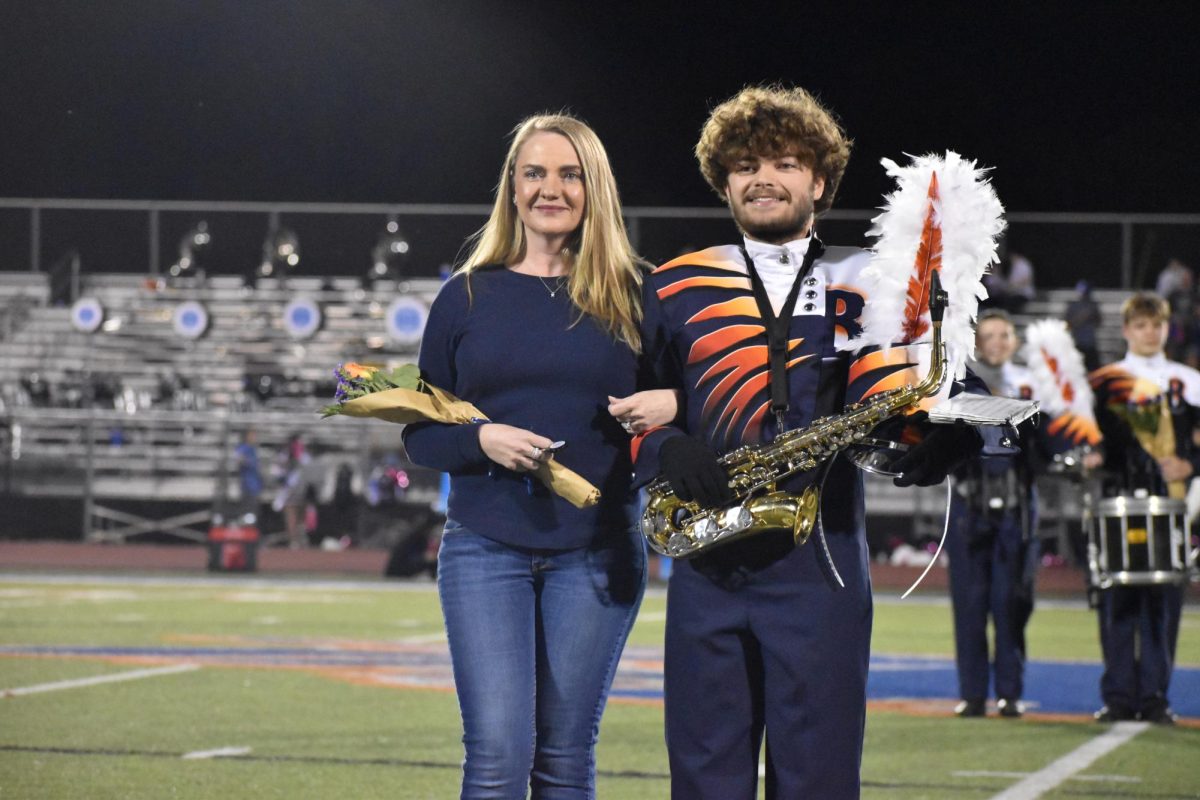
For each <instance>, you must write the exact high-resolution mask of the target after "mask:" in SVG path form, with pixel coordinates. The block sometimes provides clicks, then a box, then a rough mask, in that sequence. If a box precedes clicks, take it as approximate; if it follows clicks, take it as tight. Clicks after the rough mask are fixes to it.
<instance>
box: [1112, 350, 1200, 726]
mask: <svg viewBox="0 0 1200 800" xmlns="http://www.w3.org/2000/svg"><path fill="white" fill-rule="evenodd" d="M1089 379H1090V381H1091V383H1092V387H1093V389H1094V391H1095V393H1096V410H1097V421H1098V422H1099V424H1100V429H1101V431H1102V432H1103V434H1104V450H1105V469H1106V473H1107V475H1106V481H1105V487H1104V489H1105V494H1107V495H1115V494H1130V495H1131V494H1134V493H1135V492H1139V491H1145V492H1147V493H1149V494H1151V495H1161V496H1170V497H1173V498H1176V499H1183V497H1184V496H1185V494H1186V491H1187V482H1188V481H1190V480H1191V479H1190V478H1189V479H1188V481H1174V482H1171V483H1169V484H1168V483H1167V482H1165V481H1164V480H1163V477H1162V474H1161V472H1160V470H1159V468H1158V465H1157V463H1156V461H1155V459H1156V458H1161V457H1163V456H1165V455H1176V456H1178V457H1179V458H1182V459H1184V460H1185V461H1188V462H1190V463H1191V464H1192V466H1193V470H1194V472H1193V475H1195V474H1200V449H1198V448H1197V447H1196V446H1195V444H1194V442H1193V439H1192V432H1193V430H1195V429H1196V427H1197V426H1198V423H1200V372H1197V371H1196V370H1194V369H1192V368H1190V367H1187V366H1185V365H1183V364H1179V363H1177V362H1174V361H1170V360H1168V359H1167V358H1166V357H1165V356H1164V355H1162V353H1161V352H1160V353H1158V354H1156V355H1154V356H1149V357H1146V356H1139V355H1135V354H1132V353H1131V354H1130V355H1128V356H1126V358H1125V359H1124V360H1122V361H1118V362H1117V363H1115V364H1111V365H1109V366H1107V367H1102V368H1101V369H1099V370H1096V371H1095V372H1093V373H1092V374H1091V375H1090V376H1089ZM1146 415H1149V417H1150V418H1154V417H1157V418H1158V421H1159V422H1161V423H1163V424H1155V425H1151V426H1145V425H1139V426H1136V427H1134V426H1131V424H1130V422H1129V420H1130V419H1131V418H1135V417H1136V418H1141V419H1143V420H1145V419H1146V418H1147V416H1146ZM1182 608H1183V587H1182V586H1181V585H1180V584H1175V583H1167V584H1155V585H1148V586H1114V587H1112V588H1110V589H1107V590H1105V591H1102V592H1100V600H1099V616H1100V644H1101V647H1102V649H1103V652H1104V675H1103V677H1102V678H1101V681H1100V692H1101V696H1102V697H1103V700H1104V708H1102V709H1101V710H1100V711H1099V712H1097V719H1099V720H1100V721H1102V722H1108V721H1116V720H1121V719H1134V718H1135V717H1136V718H1141V719H1144V720H1148V721H1151V722H1159V723H1167V724H1169V723H1171V722H1173V721H1174V717H1173V714H1172V713H1171V711H1170V707H1169V703H1168V700H1167V690H1168V688H1169V684H1170V680H1171V671H1172V669H1173V665H1174V660H1175V643H1176V641H1177V639H1178V636H1179V620H1180V614H1181V613H1182Z"/></svg>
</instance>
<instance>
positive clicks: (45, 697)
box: [0, 576, 1200, 800]
mask: <svg viewBox="0 0 1200 800" xmlns="http://www.w3.org/2000/svg"><path fill="white" fill-rule="evenodd" d="M664 612H665V599H664V597H663V594H662V592H661V591H652V592H651V593H649V594H648V596H647V598H646V600H645V602H644V604H643V607H642V613H641V617H640V619H639V622H638V625H637V627H636V628H635V630H634V633H633V635H632V637H631V640H630V647H631V652H636V653H639V654H645V653H653V652H657V651H656V648H660V647H661V639H662V630H663V619H664ZM949 615H950V612H949V608H948V606H947V605H946V604H945V603H944V602H939V601H938V600H937V599H936V598H922V599H921V600H919V601H917V602H911V601H905V602H903V603H900V602H896V601H895V600H894V599H884V598H881V599H880V601H879V603H878V604H877V607H876V622H875V640H874V650H875V651H876V652H877V653H888V654H913V655H941V656H946V655H949V654H951V653H952V649H953V646H952V639H951V630H950V616H949ZM1198 617H1200V615H1198V614H1197V612H1196V609H1195V607H1194V606H1191V607H1189V609H1188V611H1187V613H1186V615H1185V619H1184V629H1183V633H1182V635H1181V639H1180V647H1179V661H1180V663H1181V664H1190V665H1196V664H1200V618H1198ZM1095 628H1096V626H1095V621H1094V614H1093V613H1092V612H1088V611H1087V610H1086V609H1084V608H1082V607H1071V606H1063V605H1057V604H1049V603H1047V604H1043V605H1042V606H1041V607H1039V609H1038V611H1037V612H1036V613H1035V615H1034V619H1033V622H1032V624H1031V626H1030V631H1029V638H1030V641H1029V650H1030V652H1031V653H1034V654H1036V656H1037V657H1038V658H1042V659H1067V660H1083V661H1092V662H1094V661H1096V660H1098V652H1099V650H1098V644H1097V642H1096V632H1095ZM0 646H3V647H5V648H7V649H8V652H7V653H6V654H3V655H0V688H3V689H6V690H17V691H15V692H10V693H9V694H7V695H6V696H5V697H3V698H0V800H11V799H12V798H87V799H88V800H91V799H92V798H147V799H150V798H196V799H197V800H199V799H201V798H204V799H205V800H207V799H208V798H220V799H221V800H238V799H239V798H252V799H253V800H268V798H345V799H346V800H353V799H355V798H438V800H441V798H453V797H456V796H457V787H458V780H459V760H460V759H461V755H462V752H461V745H460V743H459V736H460V731H459V728H458V724H459V723H458V711H457V705H456V702H455V698H454V695H453V693H452V692H451V691H448V690H447V689H446V688H445V676H444V674H443V673H444V669H443V668H442V667H439V666H437V665H436V664H434V662H436V661H437V658H436V656H437V655H438V654H439V653H444V648H445V644H444V639H443V637H442V635H441V620H440V614H439V611H438V607H437V598H436V594H435V592H434V590H433V587H432V585H431V584H429V583H414V584H384V583H377V582H363V583H358V584H353V583H306V582H301V581H284V580H277V581H260V580H254V579H250V580H206V579H198V580H194V581H174V580H166V579H161V580H160V579H150V578H147V579H136V578H121V577H113V578H105V579H90V578H62V579H54V578H49V577H47V578H37V577H32V576H31V577H22V576H8V577H7V578H4V579H0ZM18 646H19V647H18ZM37 646H45V647H53V648H56V652H54V653H53V654H41V655H36V654H33V653H34V652H35V651H36V647H37ZM68 647H74V648H76V649H75V650H74V651H73V652H71V653H67V652H64V651H63V648H68ZM98 648H103V649H98ZM14 649H19V650H20V653H19V654H18V653H16V652H14ZM398 650H403V651H404V652H405V653H408V654H409V655H411V656H412V658H411V659H410V660H409V661H408V662H406V666H405V667H404V668H403V669H397V668H396V667H395V665H394V663H390V662H388V661H387V659H386V658H383V659H382V660H380V661H378V662H373V661H372V659H373V658H375V657H376V656H388V655H389V654H394V653H395V652H397V651H398ZM426 656H428V658H426ZM658 657H659V658H660V657H661V655H660V654H659V656H658ZM442 658H443V660H444V656H443V657H442ZM423 659H424V660H423ZM181 665H185V666H182V667H181ZM164 670H170V671H164ZM143 671H144V672H143ZM113 675H124V676H126V677H128V676H130V675H139V676H140V677H136V678H134V679H130V680H123V681H119V682H108V683H91V684H84V685H80V684H68V685H66V686H62V685H59V686H56V685H55V684H56V683H57V682H60V681H78V680H80V679H88V678H95V677H97V676H113ZM430 687H432V688H430ZM29 689H37V690H38V691H33V692H29V693H26V692H25V691H22V690H29ZM1108 730H1110V729H1109V728H1106V727H1104V726H1099V725H1095V724H1088V723H1084V722H1079V721H1060V720H1046V719H1030V718H1026V719H1023V720H1019V721H1008V720H1000V719H997V718H995V717H989V718H987V719H979V720H958V719H955V718H952V717H950V716H948V712H947V711H946V709H945V708H942V707H937V706H933V707H931V708H930V709H929V710H928V711H927V712H925V713H919V712H918V713H914V712H913V711H911V710H906V711H904V712H901V711H896V710H889V708H887V707H884V706H878V707H872V709H871V710H870V712H869V715H868V730H867V741H866V749H865V756H864V762H863V780H864V791H863V796H864V797H867V798H904V799H907V798H937V799H939V800H940V799H941V798H946V799H947V800H950V799H951V798H954V799H956V800H957V799H958V798H989V797H993V796H995V795H997V794H999V793H1000V792H1002V791H1004V790H1006V789H1008V788H1010V787H1013V786H1014V785H1016V784H1018V782H1020V781H1021V780H1022V777H1023V774H1029V773H1035V772H1037V771H1039V770H1043V769H1045V768H1047V766H1048V765H1051V764H1052V763H1053V762H1055V761H1056V760H1057V759H1059V758H1060V757H1062V756H1065V755H1067V754H1070V753H1073V752H1078V748H1081V747H1083V746H1085V745H1087V744H1088V743H1089V742H1095V741H1096V740H1097V739H1098V737H1101V736H1102V735H1103V734H1105V733H1106V731H1108ZM189 754H190V755H191V756H192V757H185V756H187V755H189ZM816 757H818V758H819V754H817V756H816ZM598 767H599V770H600V777H599V784H598V788H599V796H600V797H601V798H614V799H616V800H621V799H622V798H664V797H667V794H668V780H667V760H666V750H665V747H664V745H663V740H662V706H661V704H660V703H658V702H655V701H643V702H631V701H628V700H618V699H614V700H613V702H611V703H610V705H609V708H608V711H607V713H606V715H605V718H604V723H603V728H602V731H601V740H600V745H599V748H598ZM1021 796H1023V797H1034V796H1041V797H1047V798H1159V799H1160V800H1162V799H1164V798H1196V797H1200V729H1198V728H1196V727H1192V726H1185V727H1178V728H1175V729H1164V728H1149V729H1145V730H1140V729H1139V732H1138V733H1137V734H1136V735H1135V736H1133V737H1132V738H1131V739H1130V740H1129V741H1127V742H1125V743H1123V744H1121V745H1120V746H1118V747H1116V748H1115V749H1113V750H1112V751H1111V752H1110V753H1108V754H1107V755H1104V756H1102V757H1100V758H1099V759H1098V760H1096V761H1095V762H1094V763H1093V764H1091V765H1090V766H1088V767H1087V768H1085V769H1083V770H1082V771H1081V772H1079V773H1078V774H1077V775H1075V776H1074V777H1073V778H1072V779H1069V780H1065V781H1063V782H1061V784H1059V785H1058V786H1057V787H1056V788H1053V789H1051V790H1049V791H1048V792H1046V793H1045V794H1041V795H1037V794H1028V793H1027V794H1025V795H1021Z"/></svg>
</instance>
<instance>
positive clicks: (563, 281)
mask: <svg viewBox="0 0 1200 800" xmlns="http://www.w3.org/2000/svg"><path fill="white" fill-rule="evenodd" d="M534 277H535V278H537V279H538V281H540V282H541V284H542V286H545V287H546V291H547V292H549V293H550V296H551V297H554V295H556V294H558V293H559V292H560V291H562V288H563V287H564V286H566V285H567V276H566V275H556V276H555V278H554V288H553V289H551V288H550V284H548V283H546V279H545V278H543V277H542V276H541V275H535V276H534Z"/></svg>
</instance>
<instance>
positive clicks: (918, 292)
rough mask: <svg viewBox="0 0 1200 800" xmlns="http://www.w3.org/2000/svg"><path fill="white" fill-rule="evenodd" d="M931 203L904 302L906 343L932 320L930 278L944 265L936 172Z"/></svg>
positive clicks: (903, 331)
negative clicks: (936, 215) (927, 315)
mask: <svg viewBox="0 0 1200 800" xmlns="http://www.w3.org/2000/svg"><path fill="white" fill-rule="evenodd" d="M928 198H929V206H928V211H927V212H926V213H925V225H924V227H923V228H922V229H921V245H920V246H919V247H918V248H917V258H916V261H915V262H914V264H913V274H912V275H911V276H910V277H909V279H908V302H907V303H906V304H905V306H904V326H903V327H902V328H901V334H900V340H901V341H902V342H903V343H905V344H907V343H910V342H915V341H916V340H917V339H918V338H919V337H920V336H921V335H922V334H924V333H925V331H927V330H929V322H928V321H927V320H926V319H925V318H924V314H925V311H926V310H927V309H928V308H929V281H930V275H932V274H933V272H934V271H935V270H940V269H941V268H942V226H941V225H940V224H938V222H937V221H936V220H935V219H934V208H933V203H934V201H935V200H937V199H938V181H937V173H936V172H935V173H933V175H931V176H930V179H929V195H928Z"/></svg>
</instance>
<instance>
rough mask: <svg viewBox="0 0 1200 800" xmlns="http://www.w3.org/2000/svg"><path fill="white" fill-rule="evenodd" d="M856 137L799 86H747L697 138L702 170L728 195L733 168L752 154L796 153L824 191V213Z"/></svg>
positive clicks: (819, 205) (818, 206) (820, 207)
mask: <svg viewBox="0 0 1200 800" xmlns="http://www.w3.org/2000/svg"><path fill="white" fill-rule="evenodd" d="M853 144H854V142H853V141H851V140H850V139H849V138H848V137H847V136H846V132H845V131H844V130H842V126H841V125H839V124H838V122H837V120H836V119H834V117H833V114H832V113H831V112H830V111H829V110H828V109H826V108H825V107H824V106H823V105H821V104H820V102H818V101H817V99H816V98H815V97H813V96H812V95H811V94H809V93H808V92H807V91H805V90H804V89H801V88H800V87H793V88H790V89H789V88H786V87H784V86H781V85H777V84H776V85H771V86H747V87H746V88H745V89H742V91H740V92H738V93H737V94H736V95H734V96H733V97H731V98H729V99H728V100H726V101H725V102H724V103H721V105H719V106H717V107H716V108H714V109H713V111H712V113H711V114H710V115H709V117H708V121H707V122H705V123H704V127H703V128H702V129H701V131H700V141H699V142H697V143H696V160H697V161H699V162H700V172H701V173H702V174H703V175H704V179H705V180H706V181H708V185H709V186H711V187H712V189H713V191H714V192H716V193H717V194H718V195H720V197H721V199H722V200H724V199H725V181H726V178H728V176H729V170H730V168H731V167H732V166H733V165H734V164H736V163H737V162H738V161H739V160H740V159H743V158H747V157H749V156H751V155H757V156H778V155H785V154H786V155H795V156H796V157H798V158H799V159H800V160H801V161H802V162H803V163H804V164H805V166H808V167H810V168H811V169H812V171H813V174H814V175H815V176H816V177H819V178H824V179H825V191H824V193H823V194H822V195H821V197H820V198H818V199H817V200H816V202H815V204H814V205H815V208H814V210H815V211H816V213H818V214H820V213H822V212H824V211H828V210H829V208H830V206H832V205H833V198H834V195H836V194H837V188H838V184H839V183H841V181H842V174H843V173H844V172H845V171H846V163H847V162H848V161H849V160H850V148H851V147H852V146H853Z"/></svg>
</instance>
